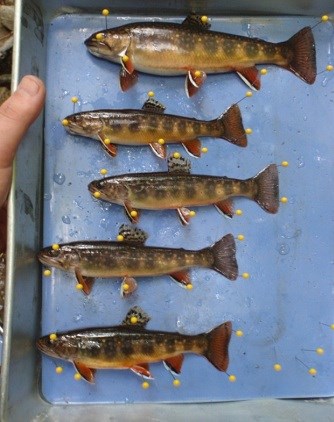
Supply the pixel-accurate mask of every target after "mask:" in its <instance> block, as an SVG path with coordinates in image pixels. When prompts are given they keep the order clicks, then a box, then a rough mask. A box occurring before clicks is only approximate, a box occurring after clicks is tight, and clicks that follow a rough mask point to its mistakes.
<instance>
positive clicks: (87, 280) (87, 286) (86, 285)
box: [75, 269, 95, 295]
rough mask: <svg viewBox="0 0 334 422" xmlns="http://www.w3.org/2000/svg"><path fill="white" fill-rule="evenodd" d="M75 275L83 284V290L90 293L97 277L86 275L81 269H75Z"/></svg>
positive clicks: (87, 293)
mask: <svg viewBox="0 0 334 422" xmlns="http://www.w3.org/2000/svg"><path fill="white" fill-rule="evenodd" d="M75 277H76V279H77V281H78V283H79V284H81V285H82V286H83V289H82V291H83V292H84V293H85V294H86V295H89V293H90V292H91V291H92V288H93V285H94V282H95V279H94V278H93V277H84V276H83V275H82V274H81V272H80V270H79V269H75Z"/></svg>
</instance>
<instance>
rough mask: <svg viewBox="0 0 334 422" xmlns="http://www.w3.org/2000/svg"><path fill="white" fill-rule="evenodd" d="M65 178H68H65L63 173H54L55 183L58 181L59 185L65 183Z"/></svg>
mask: <svg viewBox="0 0 334 422" xmlns="http://www.w3.org/2000/svg"><path fill="white" fill-rule="evenodd" d="M65 180H66V178H65V175H64V174H63V173H55V174H54V175H53V181H54V182H55V183H57V185H62V184H64V182H65Z"/></svg>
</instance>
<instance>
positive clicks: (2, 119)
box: [0, 76, 45, 252]
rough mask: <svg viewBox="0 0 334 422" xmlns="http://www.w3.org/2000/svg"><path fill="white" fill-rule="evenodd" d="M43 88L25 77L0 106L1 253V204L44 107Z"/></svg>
mask: <svg viewBox="0 0 334 422" xmlns="http://www.w3.org/2000/svg"><path fill="white" fill-rule="evenodd" d="M44 98H45V87H44V84H43V82H42V81H41V80H40V79H38V78H37V77H36V76H25V77H24V78H22V81H21V83H20V84H19V86H18V87H17V90H16V91H15V92H14V93H13V94H12V96H11V97H10V98H8V100H6V101H5V102H4V103H3V104H2V105H1V106H0V252H1V250H3V247H4V243H5V238H6V236H5V233H6V219H5V215H6V214H5V210H4V209H3V205H4V203H5V201H6V199H7V195H8V192H9V188H10V184H11V178H12V166H13V160H14V157H15V153H16V150H17V148H18V146H19V144H20V142H21V140H22V138H23V136H24V134H25V132H26V131H27V130H28V128H29V126H30V125H31V124H32V123H33V121H34V120H35V119H36V118H37V116H38V115H39V113H40V112H41V110H42V108H43V105H44Z"/></svg>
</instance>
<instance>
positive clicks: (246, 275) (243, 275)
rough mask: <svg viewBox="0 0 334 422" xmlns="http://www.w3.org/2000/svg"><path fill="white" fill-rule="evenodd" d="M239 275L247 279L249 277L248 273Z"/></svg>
mask: <svg viewBox="0 0 334 422" xmlns="http://www.w3.org/2000/svg"><path fill="white" fill-rule="evenodd" d="M241 277H242V278H244V279H247V278H249V273H242V274H241Z"/></svg>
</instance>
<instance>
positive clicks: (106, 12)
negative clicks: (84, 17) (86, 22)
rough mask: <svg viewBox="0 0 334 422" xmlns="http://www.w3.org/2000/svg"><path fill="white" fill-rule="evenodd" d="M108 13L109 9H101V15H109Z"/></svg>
mask: <svg viewBox="0 0 334 422" xmlns="http://www.w3.org/2000/svg"><path fill="white" fill-rule="evenodd" d="M109 13H110V12H109V9H103V10H102V15H103V16H108V15H109Z"/></svg>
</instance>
